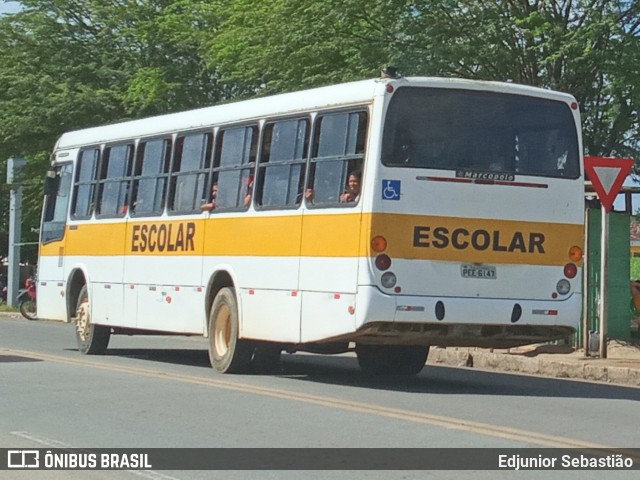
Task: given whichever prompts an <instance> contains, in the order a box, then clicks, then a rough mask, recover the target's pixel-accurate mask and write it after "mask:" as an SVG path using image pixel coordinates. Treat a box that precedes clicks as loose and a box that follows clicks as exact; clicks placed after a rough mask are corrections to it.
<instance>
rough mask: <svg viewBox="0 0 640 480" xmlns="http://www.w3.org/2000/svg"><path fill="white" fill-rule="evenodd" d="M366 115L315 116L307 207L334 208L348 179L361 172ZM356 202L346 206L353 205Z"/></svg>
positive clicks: (365, 134)
mask: <svg viewBox="0 0 640 480" xmlns="http://www.w3.org/2000/svg"><path fill="white" fill-rule="evenodd" d="M367 123H368V122H367V113H366V112H362V111H361V112H347V113H333V114H325V115H319V116H318V118H317V120H316V124H315V129H314V142H313V148H312V154H311V165H310V173H309V180H308V183H307V188H308V190H309V191H311V192H313V193H312V196H311V195H310V196H309V197H308V198H307V202H308V203H309V204H310V205H313V206H317V207H322V206H332V205H333V206H335V205H336V204H339V203H340V202H341V197H342V198H343V199H344V198H345V197H344V193H345V192H346V191H347V182H348V179H349V175H350V174H351V173H353V172H356V174H358V172H361V171H362V167H363V162H364V154H365V143H366V138H367ZM356 201H357V199H356V198H355V197H354V200H351V201H349V202H347V204H348V205H354V204H355V203H356Z"/></svg>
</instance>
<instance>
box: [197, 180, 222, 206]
mask: <svg viewBox="0 0 640 480" xmlns="http://www.w3.org/2000/svg"><path fill="white" fill-rule="evenodd" d="M217 197H218V184H217V183H214V184H213V185H211V196H210V197H209V201H208V202H207V203H205V204H202V205H200V210H202V211H203V212H204V211H206V212H210V211H211V210H214V209H215V208H216V198H217Z"/></svg>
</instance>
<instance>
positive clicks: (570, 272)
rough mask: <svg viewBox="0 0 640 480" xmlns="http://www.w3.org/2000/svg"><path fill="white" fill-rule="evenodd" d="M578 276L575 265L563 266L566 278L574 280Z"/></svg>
mask: <svg viewBox="0 0 640 480" xmlns="http://www.w3.org/2000/svg"><path fill="white" fill-rule="evenodd" d="M577 274H578V267H577V266H576V264H575V263H567V264H566V265H565V266H564V276H565V277H567V278H574V277H575V276H576V275H577Z"/></svg>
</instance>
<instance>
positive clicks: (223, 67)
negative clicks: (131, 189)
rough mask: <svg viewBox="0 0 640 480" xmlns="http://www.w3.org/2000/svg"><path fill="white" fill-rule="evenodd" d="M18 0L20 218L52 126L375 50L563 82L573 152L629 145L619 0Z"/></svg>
mask: <svg viewBox="0 0 640 480" xmlns="http://www.w3.org/2000/svg"><path fill="white" fill-rule="evenodd" d="M22 4H23V5H24V9H23V10H22V11H21V12H19V13H17V14H8V15H4V16H0V50H1V51H2V52H3V58H2V62H0V167H2V168H3V170H4V168H5V162H6V159H7V158H8V157H10V156H23V157H25V158H27V160H28V164H29V167H28V169H27V170H26V175H25V179H27V180H26V183H27V185H33V186H32V187H30V188H31V190H29V193H28V195H27V199H26V201H25V203H26V204H27V206H28V211H29V212H30V216H31V217H33V219H32V223H33V225H35V224H37V217H38V216H39V208H40V200H39V198H40V197H41V191H40V190H39V182H38V181H37V180H29V179H39V178H42V174H43V172H44V169H45V168H46V164H47V159H48V155H49V152H50V151H51V149H52V147H53V145H54V144H55V141H56V138H57V137H58V136H59V135H60V134H61V133H62V132H64V131H67V130H72V129H77V128H83V127H87V126H92V125H97V124H104V123H109V122H114V121H118V120H124V119H128V118H138V117H142V116H149V115H155V114H160V113H165V112H172V111H178V110H184V109H188V108H193V107H196V106H203V105H211V104H215V103H219V102H224V101H229V100H232V99H237V98H247V97H252V96H257V95H265V94H270V93H276V92H282V91H290V90H296V89H300V88H306V87H312V86H319V85H325V84H329V83H335V82H340V81H347V80H354V79H361V78H367V77H372V76H376V75H377V72H378V70H379V69H380V68H381V67H383V66H385V65H390V64H392V65H395V66H397V67H398V68H399V70H400V72H401V73H402V74H404V75H441V76H458V77H465V78H473V79H482V80H509V81H513V82H516V83H524V84H528V85H535V86H539V87H546V88H552V89H556V90H562V91H567V92H569V93H572V94H573V95H575V96H576V98H577V99H578V100H579V102H580V105H581V113H582V116H583V130H584V144H585V151H586V153H588V154H592V155H611V156H633V157H636V158H638V157H639V156H640V155H639V150H640V145H639V143H640V139H639V137H638V129H639V120H638V104H639V103H640V99H639V94H640V71H639V70H640V2H636V1H633V0H626V1H625V0H461V1H454V0H379V1H376V2H363V1H361V0H324V1H322V2H317V1H315V0H270V1H266V0H216V1H213V2H211V1H209V0H135V1H127V0H23V2H22ZM2 195H5V196H6V186H5V188H4V189H3V190H1V191H0V199H2ZM5 198H6V197H5ZM3 210H4V209H3ZM5 221H6V220H4V219H0V229H3V223H4V222H5Z"/></svg>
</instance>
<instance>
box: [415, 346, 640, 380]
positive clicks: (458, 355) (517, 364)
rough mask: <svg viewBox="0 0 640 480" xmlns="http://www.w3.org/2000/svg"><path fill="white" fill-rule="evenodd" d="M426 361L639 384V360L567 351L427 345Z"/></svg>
mask: <svg viewBox="0 0 640 480" xmlns="http://www.w3.org/2000/svg"><path fill="white" fill-rule="evenodd" d="M550 357H551V358H550ZM427 362H428V363H432V364H439V365H449V366H452V367H470V368H479V369H482V370H493V371H501V372H517V373H524V374H528V375H541V376H546V377H553V378H572V379H578V380H587V381H595V382H603V383H615V384H617V385H629V386H636V387H637V386H640V362H638V367H637V368H633V367H627V366H616V365H611V364H607V360H606V359H604V360H601V359H598V358H584V357H579V356H573V357H570V356H568V355H556V356H553V355H544V356H534V357H527V356H523V355H521V354H511V353H502V352H501V353H494V352H490V351H484V350H477V349H473V348H431V351H430V352H429V359H428V361H427Z"/></svg>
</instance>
